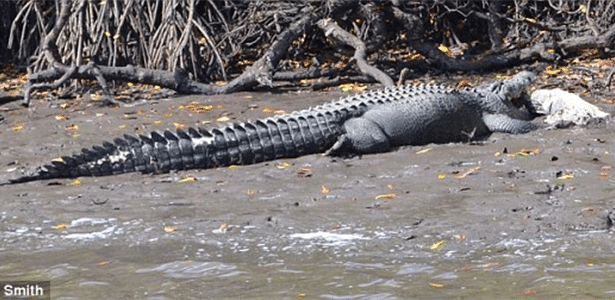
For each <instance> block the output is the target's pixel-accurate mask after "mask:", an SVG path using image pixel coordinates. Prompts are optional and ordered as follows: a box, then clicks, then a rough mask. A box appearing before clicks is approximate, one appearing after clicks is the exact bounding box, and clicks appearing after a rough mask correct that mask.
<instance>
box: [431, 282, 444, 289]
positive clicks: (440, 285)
mask: <svg viewBox="0 0 615 300" xmlns="http://www.w3.org/2000/svg"><path fill="white" fill-rule="evenodd" d="M429 286H430V287H432V288H434V289H443V288H444V284H443V283H440V282H430V283H429Z"/></svg>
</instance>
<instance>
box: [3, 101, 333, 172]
mask: <svg viewBox="0 0 615 300" xmlns="http://www.w3.org/2000/svg"><path fill="white" fill-rule="evenodd" d="M339 118H340V117H339V115H337V114H336V113H335V112H333V113H332V112H312V113H311V114H306V115H286V116H284V117H279V118H269V119H264V120H258V121H255V122H248V123H241V124H230V125H228V126H224V127H220V128H213V129H210V130H205V129H202V128H199V129H195V128H188V129H187V130H186V131H184V130H181V129H178V130H177V131H176V132H172V131H164V132H152V133H151V134H150V135H149V136H146V135H139V136H138V137H135V136H131V135H127V134H125V135H124V137H123V138H116V139H114V140H113V143H111V142H104V143H103V144H102V146H94V147H93V148H92V149H82V151H81V153H79V154H76V155H73V156H64V157H62V158H61V159H58V160H54V161H52V162H51V164H47V165H44V166H42V167H39V168H37V169H36V170H35V171H34V172H33V173H32V174H30V175H26V176H22V177H19V178H16V179H11V180H9V183H23V182H28V181H35V180H43V179H53V178H76V177H80V176H105V175H114V174H122V173H129V172H141V173H168V172H170V171H177V170H188V169H207V168H214V167H221V166H229V165H244V164H252V163H257V162H261V161H268V160H273V159H276V158H282V157H296V156H299V155H305V154H310V153H316V152H323V151H324V150H326V149H328V148H329V147H331V146H332V145H333V144H334V143H335V141H336V139H337V136H338V135H339V133H340V132H339V130H340V129H339V128H340V126H339V122H338V120H339Z"/></svg>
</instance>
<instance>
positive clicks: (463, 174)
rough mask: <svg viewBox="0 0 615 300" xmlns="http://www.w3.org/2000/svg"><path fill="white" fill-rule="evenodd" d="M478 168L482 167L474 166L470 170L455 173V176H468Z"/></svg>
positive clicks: (460, 177)
mask: <svg viewBox="0 0 615 300" xmlns="http://www.w3.org/2000/svg"><path fill="white" fill-rule="evenodd" d="M478 170H480V167H474V168H472V169H469V170H467V171H465V172H463V173H459V174H457V175H455V178H458V179H463V178H466V177H467V176H468V175H470V174H472V173H475V172H478Z"/></svg>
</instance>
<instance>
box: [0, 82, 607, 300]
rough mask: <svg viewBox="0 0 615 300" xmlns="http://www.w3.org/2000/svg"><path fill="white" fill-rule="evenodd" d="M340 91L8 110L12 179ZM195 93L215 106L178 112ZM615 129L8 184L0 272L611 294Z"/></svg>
mask: <svg viewBox="0 0 615 300" xmlns="http://www.w3.org/2000/svg"><path fill="white" fill-rule="evenodd" d="M336 96H339V94H337V95H334V96H332V95H325V94H322V95H321V94H319V95H308V94H299V95H271V94H247V93H246V94H240V95H234V96H216V97H194V96H192V97H181V98H175V99H172V100H169V101H160V102H159V103H158V104H145V105H139V106H134V107H123V108H118V109H111V108H98V107H86V106H85V105H84V104H78V103H76V104H74V106H72V107H69V108H67V109H62V108H60V107H55V106H54V105H47V104H46V103H43V102H39V103H37V104H36V108H34V109H29V110H26V109H22V108H16V109H15V110H11V111H10V112H8V113H5V114H4V117H5V119H6V123H5V124H4V125H2V126H3V127H2V128H1V129H2V130H1V132H0V139H2V141H3V143H2V145H0V153H1V155H0V166H2V168H3V170H2V173H0V180H5V179H7V178H13V177H16V176H17V173H18V172H20V171H21V169H22V168H25V169H29V168H32V167H34V166H37V165H39V164H41V163H44V162H47V161H49V160H50V159H52V158H54V157H59V156H61V155H67V154H71V153H73V152H76V151H78V150H79V149H80V148H81V147H89V146H91V145H95V144H99V143H101V142H102V141H103V140H105V139H110V138H112V137H115V136H120V135H121V133H123V132H134V131H135V128H139V130H138V132H148V131H151V130H160V129H165V128H174V127H175V124H174V123H181V124H185V125H187V126H193V125H196V124H202V123H203V122H206V123H207V122H211V123H208V124H206V125H202V126H213V125H215V124H216V120H217V119H218V118H219V117H221V116H227V117H229V118H230V119H236V120H247V119H255V118H260V117H265V116H267V114H266V113H264V112H262V109H263V108H264V107H271V108H273V109H274V110H275V109H284V110H287V111H291V110H293V109H295V108H302V107H307V106H310V105H315V104H317V103H321V102H322V101H325V100H328V99H334V98H335V97H336ZM298 98H302V99H308V98H309V99H310V100H309V101H310V102H309V103H307V102H305V101H303V102H298V101H295V99H298ZM191 101H197V102H198V103H199V104H201V105H212V107H213V109H212V110H211V111H207V112H204V113H195V112H192V111H189V110H186V109H180V108H179V106H180V105H188V104H189V103H190V102H191ZM254 104H257V105H258V107H257V108H256V109H250V107H253V105H254ZM605 108H606V110H607V111H611V112H612V109H610V107H605ZM54 115H64V116H67V117H69V120H66V121H61V120H56V119H54V118H53V116H54ZM18 124H24V125H25V128H24V129H23V130H21V131H19V132H16V131H14V130H13V127H14V126H17V125H18ZM70 124H76V125H78V126H79V129H78V130H77V131H76V132H75V131H71V130H66V128H67V127H69V126H68V125H70ZM614 126H615V125H613V124H612V123H611V124H607V125H600V126H594V127H592V128H573V129H565V130H557V131H537V132H532V133H530V134H526V135H520V136H512V135H506V134H494V135H492V136H491V137H490V138H489V139H488V140H487V141H486V142H484V143H481V144H472V145H470V144H447V145H427V146H421V147H404V148H402V149H399V150H397V151H394V152H390V153H384V154H378V155H366V156H363V157H361V158H352V159H339V158H334V159H332V158H329V157H322V156H320V155H310V156H304V157H300V158H296V159H286V160H280V161H273V162H268V163H261V164H257V165H252V166H241V167H239V168H220V169H211V170H191V171H183V172H178V173H172V174H166V175H156V176H151V175H141V174H125V175H119V176H110V177H101V178H81V180H82V183H81V184H80V185H77V186H71V185H69V184H70V183H71V182H72V180H49V181H41V182H32V183H27V184H19V185H12V186H3V187H0V192H1V194H2V196H1V198H2V200H1V203H2V204H1V206H0V261H2V262H3V263H2V265H1V266H0V274H1V276H0V277H1V278H0V279H1V280H51V284H52V298H53V299H90V298H104V299H207V298H210V299H225V298H226V299H237V298H254V299H271V298H275V299H285V298H286V299H288V298H293V299H295V298H307V299H312V298H320V299H409V298H420V299H442V298H459V299H494V298H540V299H544V298H559V299H579V298H598V299H602V298H607V299H608V298H613V297H615V272H614V271H615V255H613V253H615V249H614V248H615V242H614V240H613V232H612V231H611V228H610V227H609V225H608V224H607V215H608V213H609V212H610V211H611V210H612V209H613V208H614V207H615V205H614V201H613V197H612V195H613V194H612V191H613V189H614V187H615V184H614V182H615V181H613V178H612V175H613V174H611V173H612V170H611V167H612V165H613V158H612V155H611V153H615V146H614V142H615V134H614V133H613V132H614V131H613V129H614ZM75 133H78V134H80V135H79V136H75V135H74V134H75ZM4 141H8V142H4ZM15 162H16V163H15ZM15 167H17V170H14V168H15ZM477 167H479V168H477ZM472 170H473V172H470V171H472ZM464 174H465V175H464ZM566 175H567V176H566ZM186 176H194V177H195V178H196V179H197V181H189V182H181V179H182V178H184V177H186ZM558 178H559V179H558ZM50 183H51V184H52V185H49V184H50ZM548 186H549V187H550V188H551V189H552V190H553V191H551V192H550V193H546V191H548V189H549V188H548Z"/></svg>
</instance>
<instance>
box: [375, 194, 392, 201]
mask: <svg viewBox="0 0 615 300" xmlns="http://www.w3.org/2000/svg"><path fill="white" fill-rule="evenodd" d="M395 198H397V195H395V194H382V195H378V196H376V200H380V199H388V200H390V199H395Z"/></svg>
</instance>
